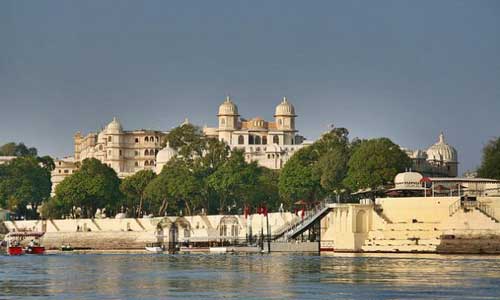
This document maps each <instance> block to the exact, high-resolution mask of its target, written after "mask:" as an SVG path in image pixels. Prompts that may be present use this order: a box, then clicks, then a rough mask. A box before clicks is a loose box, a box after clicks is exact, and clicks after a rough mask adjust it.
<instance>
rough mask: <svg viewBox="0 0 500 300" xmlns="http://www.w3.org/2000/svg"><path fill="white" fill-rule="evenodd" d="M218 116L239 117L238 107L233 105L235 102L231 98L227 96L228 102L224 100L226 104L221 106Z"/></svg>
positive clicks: (223, 103)
mask: <svg viewBox="0 0 500 300" xmlns="http://www.w3.org/2000/svg"><path fill="white" fill-rule="evenodd" d="M218 115H219V116H224V115H238V107H237V106H236V104H234V103H233V101H231V98H229V96H227V97H226V100H224V102H222V104H221V105H220V106H219V114H218Z"/></svg>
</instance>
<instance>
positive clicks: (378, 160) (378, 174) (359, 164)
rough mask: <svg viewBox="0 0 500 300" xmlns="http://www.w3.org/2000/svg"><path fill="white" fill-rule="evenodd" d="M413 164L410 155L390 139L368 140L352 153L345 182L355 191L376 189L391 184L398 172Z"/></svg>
mask: <svg viewBox="0 0 500 300" xmlns="http://www.w3.org/2000/svg"><path fill="white" fill-rule="evenodd" d="M411 165H412V164H411V160H410V158H409V157H408V155H407V154H406V153H405V152H404V151H402V150H401V149H400V148H399V146H398V145H396V144H394V143H393V142H392V141H391V140H390V139H388V138H379V139H371V140H367V141H364V142H362V143H361V144H360V145H359V146H358V147H356V150H355V151H354V152H353V153H352V156H351V158H350V159H349V163H348V168H349V169H348V172H347V176H346V178H345V180H344V183H345V185H346V186H348V187H349V188H350V189H351V190H353V191H356V190H358V189H366V188H371V189H376V188H378V187H380V186H384V185H387V184H391V183H392V182H393V180H394V177H395V176H396V174H398V173H400V172H403V171H404V170H405V168H409V167H411Z"/></svg>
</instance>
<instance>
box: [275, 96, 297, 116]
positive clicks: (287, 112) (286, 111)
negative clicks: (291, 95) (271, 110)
mask: <svg viewBox="0 0 500 300" xmlns="http://www.w3.org/2000/svg"><path fill="white" fill-rule="evenodd" d="M275 116H295V107H293V105H292V104H291V103H290V102H288V100H287V99H286V97H283V101H281V103H280V104H278V106H276V114H275Z"/></svg>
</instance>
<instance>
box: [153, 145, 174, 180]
mask: <svg viewBox="0 0 500 300" xmlns="http://www.w3.org/2000/svg"><path fill="white" fill-rule="evenodd" d="M176 155H177V151H175V150H174V149H173V148H170V146H168V145H167V146H166V147H165V148H163V149H161V150H160V151H159V152H158V154H156V173H157V174H159V173H160V172H161V170H162V169H163V166H164V165H166V164H167V163H168V162H169V161H170V160H171V159H172V158H173V157H174V156H176Z"/></svg>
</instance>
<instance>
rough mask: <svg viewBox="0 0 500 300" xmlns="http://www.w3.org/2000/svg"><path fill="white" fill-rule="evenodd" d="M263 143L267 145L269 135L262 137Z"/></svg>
mask: <svg viewBox="0 0 500 300" xmlns="http://www.w3.org/2000/svg"><path fill="white" fill-rule="evenodd" d="M262 145H267V136H263V137H262Z"/></svg>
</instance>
